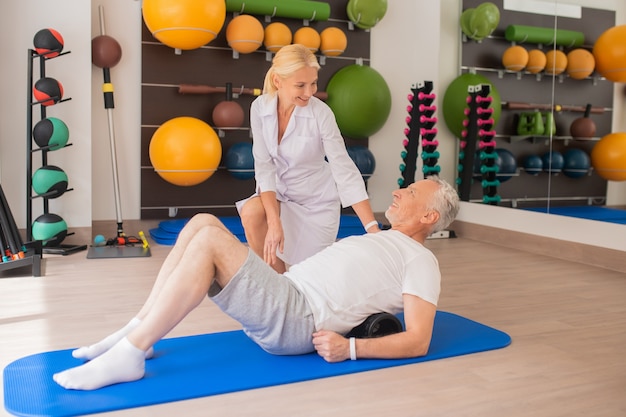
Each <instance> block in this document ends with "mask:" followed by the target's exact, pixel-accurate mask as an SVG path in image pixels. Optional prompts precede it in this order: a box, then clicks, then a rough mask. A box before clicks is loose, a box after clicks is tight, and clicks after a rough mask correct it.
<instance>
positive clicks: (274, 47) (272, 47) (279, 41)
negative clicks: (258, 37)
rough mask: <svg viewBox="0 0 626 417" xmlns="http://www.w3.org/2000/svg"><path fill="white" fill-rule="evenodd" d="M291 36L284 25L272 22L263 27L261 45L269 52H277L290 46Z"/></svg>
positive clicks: (289, 30)
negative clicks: (263, 32)
mask: <svg viewBox="0 0 626 417" xmlns="http://www.w3.org/2000/svg"><path fill="white" fill-rule="evenodd" d="M292 38H293V34H292V33H291V29H289V26H287V25H286V24H284V23H281V22H274V23H270V24H269V25H267V26H266V27H265V34H264V36H263V45H264V46H265V49H267V50H268V51H270V52H278V51H279V50H280V48H282V47H283V46H287V45H289V44H291V39H292Z"/></svg>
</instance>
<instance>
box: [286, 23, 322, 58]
mask: <svg viewBox="0 0 626 417" xmlns="http://www.w3.org/2000/svg"><path fill="white" fill-rule="evenodd" d="M321 42H322V39H321V37H320V34H319V32H318V31H317V30H315V29H313V28H312V27H310V26H303V27H301V28H300V29H298V30H296V32H295V33H294V34H293V43H299V44H300V45H304V46H306V47H307V48H309V49H310V50H311V52H313V53H315V52H317V51H318V50H319V49H320V44H321Z"/></svg>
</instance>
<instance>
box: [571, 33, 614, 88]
mask: <svg viewBox="0 0 626 417" xmlns="http://www.w3.org/2000/svg"><path fill="white" fill-rule="evenodd" d="M625 40H626V39H625ZM595 67H596V60H595V59H594V57H593V54H592V53H591V52H589V51H588V50H586V49H582V48H577V49H573V50H571V51H570V52H569V53H568V54H567V69H566V71H567V75H569V76H570V78H573V79H575V80H583V79H585V78H587V77H589V76H590V75H591V74H592V73H593V70H594V68H595Z"/></svg>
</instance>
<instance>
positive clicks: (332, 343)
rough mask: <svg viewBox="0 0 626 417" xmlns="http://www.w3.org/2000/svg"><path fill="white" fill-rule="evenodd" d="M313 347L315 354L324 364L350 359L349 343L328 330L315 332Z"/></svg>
mask: <svg viewBox="0 0 626 417" xmlns="http://www.w3.org/2000/svg"><path fill="white" fill-rule="evenodd" d="M313 345H314V346H315V350H316V351H317V354H318V355H320V356H321V357H322V358H324V360H325V361H326V362H331V363H332V362H341V361H345V360H346V359H350V341H349V339H346V338H345V337H343V336H342V335H340V334H339V333H335V332H331V331H329V330H320V331H318V332H315V333H313Z"/></svg>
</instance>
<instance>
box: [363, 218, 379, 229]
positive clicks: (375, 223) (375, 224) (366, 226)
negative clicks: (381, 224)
mask: <svg viewBox="0 0 626 417" xmlns="http://www.w3.org/2000/svg"><path fill="white" fill-rule="evenodd" d="M372 226H378V222H377V221H376V220H372V221H371V222H369V223H368V224H366V225H365V226H363V227H364V228H365V230H366V231H367V229H369V228H370V227H372Z"/></svg>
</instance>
